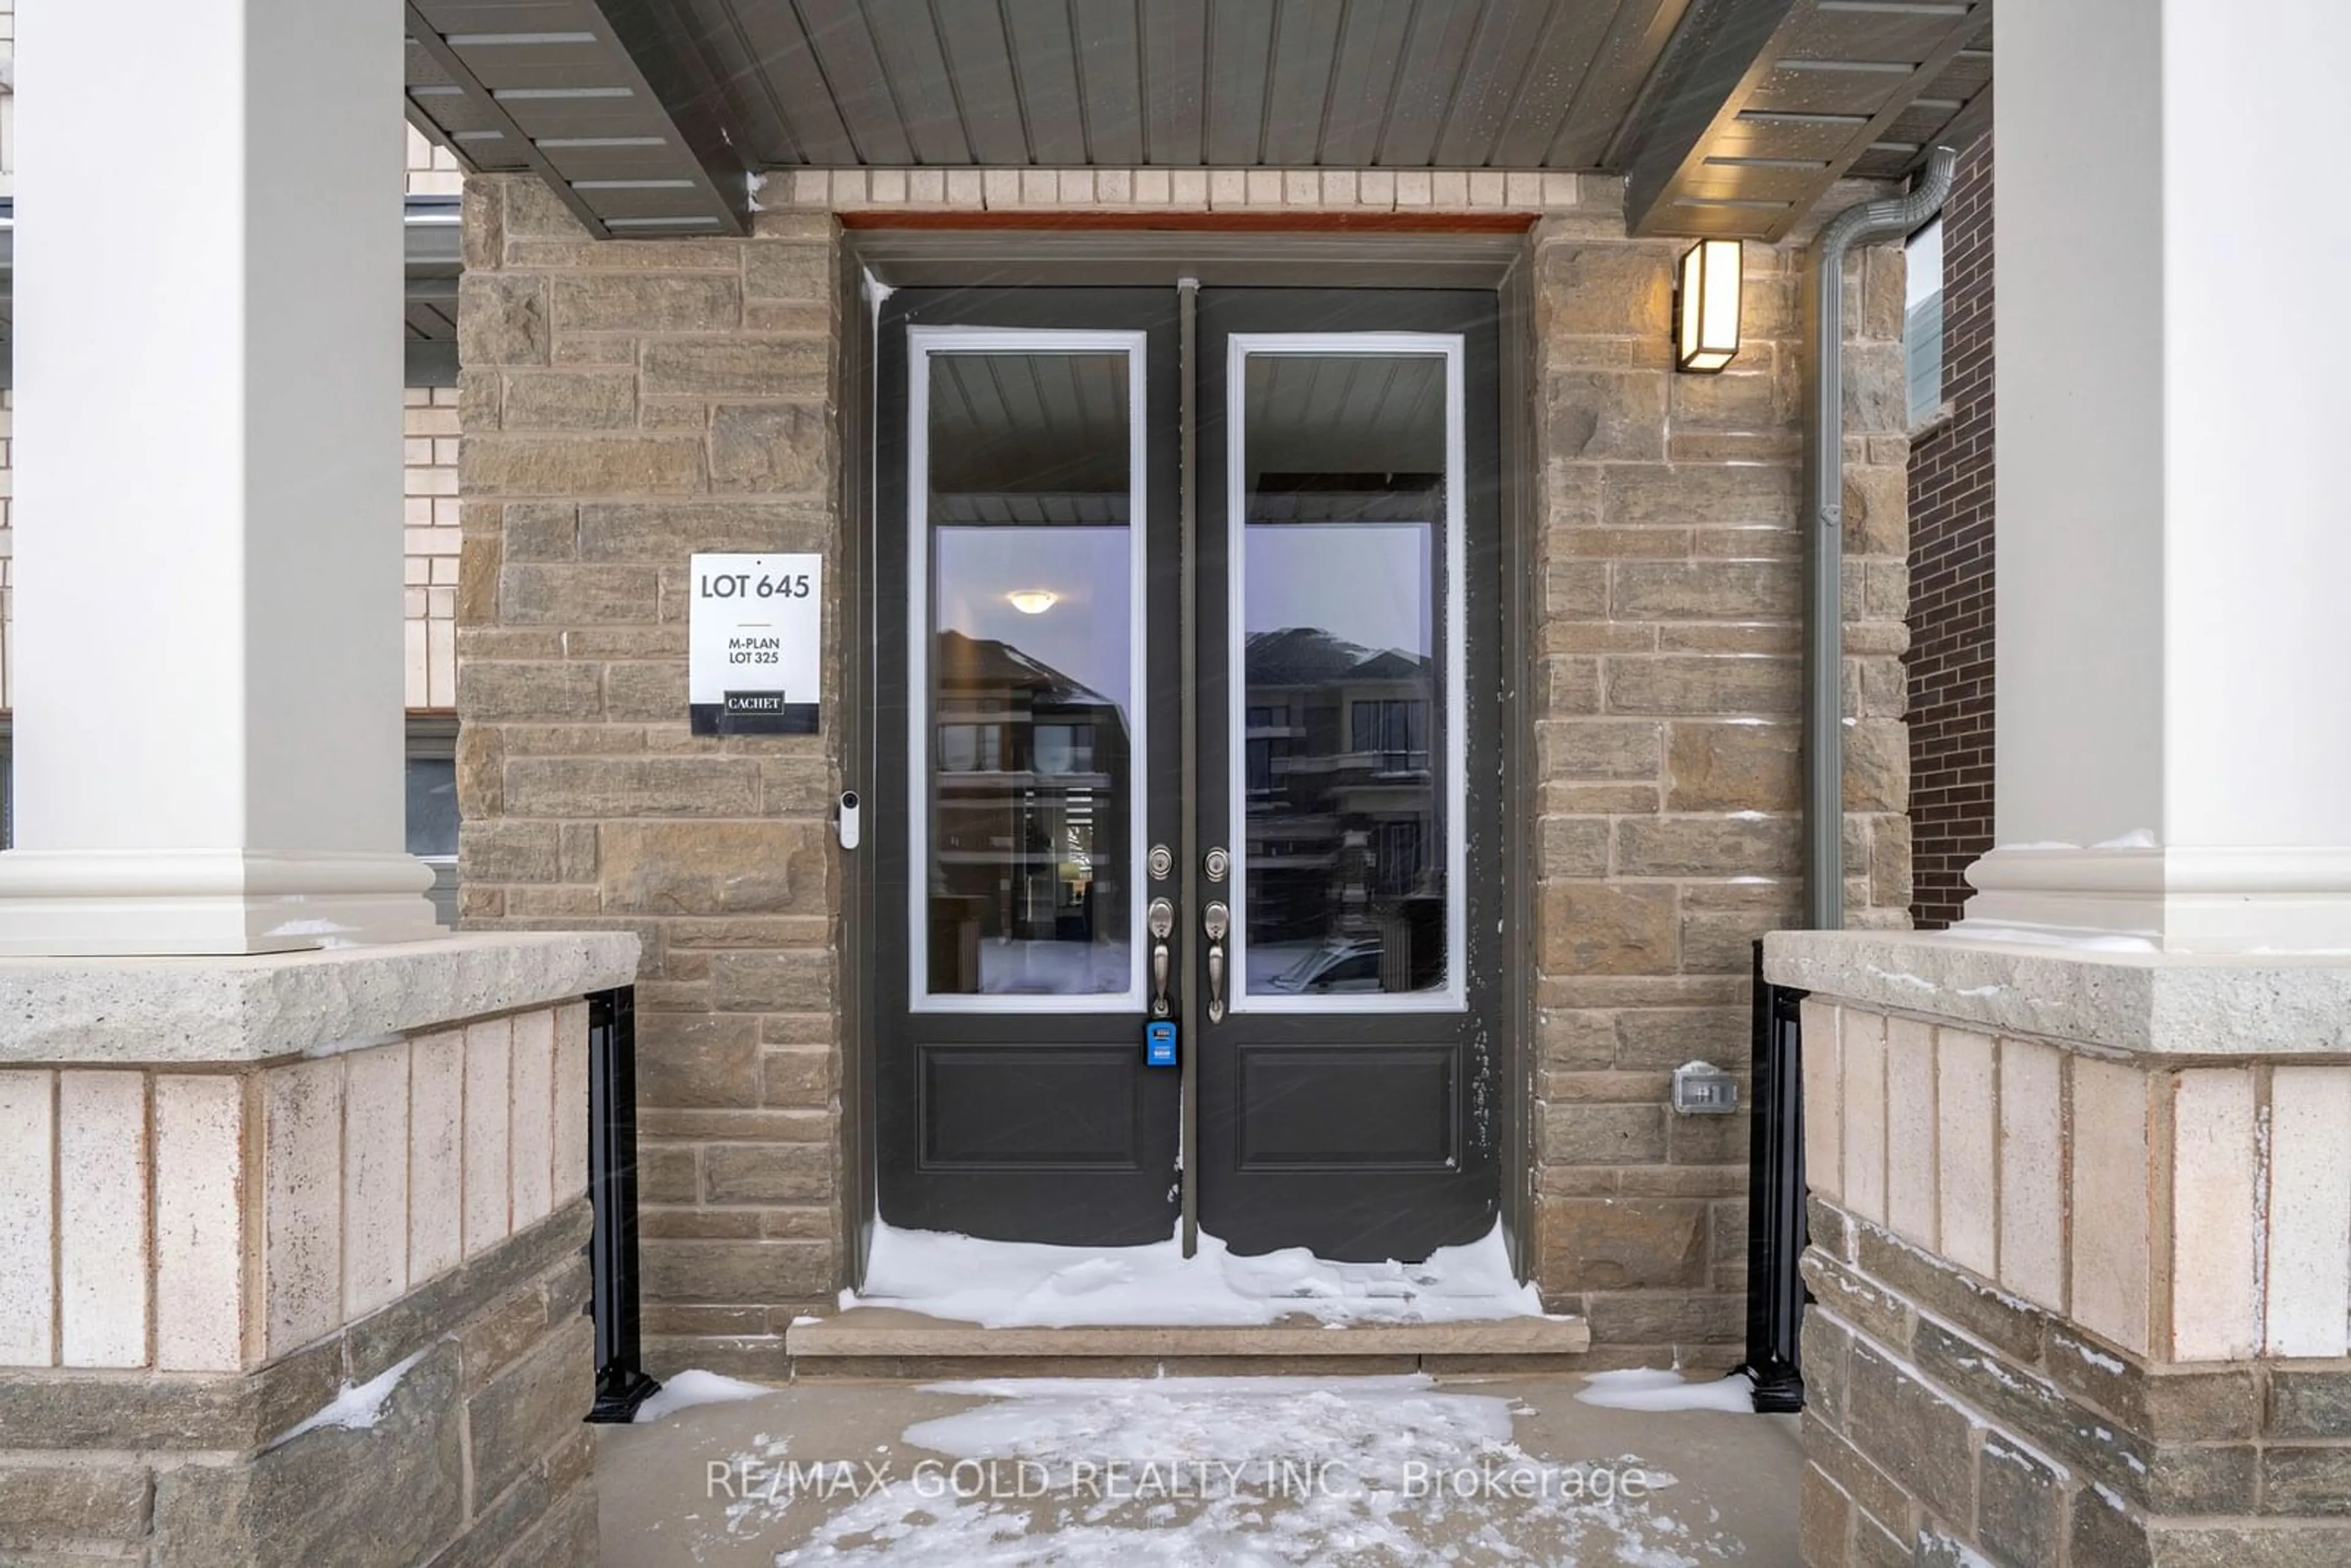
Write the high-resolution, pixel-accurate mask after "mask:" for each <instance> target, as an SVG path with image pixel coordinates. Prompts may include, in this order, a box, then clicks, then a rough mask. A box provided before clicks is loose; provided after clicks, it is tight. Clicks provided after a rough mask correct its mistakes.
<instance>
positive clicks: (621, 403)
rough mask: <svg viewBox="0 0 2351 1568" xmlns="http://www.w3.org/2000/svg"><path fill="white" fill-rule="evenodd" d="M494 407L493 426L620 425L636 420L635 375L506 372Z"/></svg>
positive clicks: (621, 427)
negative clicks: (496, 410)
mask: <svg viewBox="0 0 2351 1568" xmlns="http://www.w3.org/2000/svg"><path fill="white" fill-rule="evenodd" d="M498 406H499V410H500V413H499V417H498V420H497V421H496V425H495V428H497V429H503V430H514V431H528V430H567V431H572V430H626V429H628V428H629V427H630V426H632V425H633V424H635V423H636V422H637V378H636V376H635V374H634V373H633V372H632V371H520V372H517V373H514V374H510V375H508V376H507V377H506V379H505V385H504V387H503V388H502V389H501V391H500V401H499V405H498ZM466 428H467V429H469V430H476V431H479V430H484V429H489V428H494V427H493V426H489V425H483V424H468V425H467V426H466Z"/></svg>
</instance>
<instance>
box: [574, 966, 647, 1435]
mask: <svg viewBox="0 0 2351 1568" xmlns="http://www.w3.org/2000/svg"><path fill="white" fill-rule="evenodd" d="M588 1197H589V1199H590V1202H591V1203H592V1204H593V1205H594V1207H595V1211H596V1228H595V1230H594V1232H593V1233H592V1234H591V1235H590V1237H589V1239H588V1261H589V1271H590V1278H591V1279H592V1281H593V1285H594V1294H593V1296H592V1297H591V1299H590V1310H591V1311H592V1312H594V1313H595V1316H596V1402H595V1404H594V1405H593V1406H590V1409H589V1411H588V1419H589V1420H590V1421H605V1422H617V1423H625V1422H628V1421H631V1420H633V1419H634V1418H635V1417H636V1414H637V1406H640V1405H642V1404H643V1403H644V1402H645V1401H646V1400H647V1399H648V1398H651V1397H652V1396H653V1393H654V1392H655V1391H656V1390H658V1389H659V1388H660V1387H661V1385H660V1384H659V1383H657V1382H655V1381H654V1380H653V1378H651V1377H648V1376H646V1375H645V1371H644V1368H643V1366H642V1365H641V1364H639V1362H640V1358H641V1357H642V1355H643V1348H644V1344H643V1320H642V1319H641V1317H640V1316H639V1308H638V1304H637V992H636V988H635V987H633V986H622V987H620V988H617V989H614V990H610V991H598V992H596V993H595V994H594V995H592V996H590V998H588Z"/></svg>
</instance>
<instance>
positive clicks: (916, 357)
mask: <svg viewBox="0 0 2351 1568" xmlns="http://www.w3.org/2000/svg"><path fill="white" fill-rule="evenodd" d="M1187 303H1188V304H1189V305H1190V306H1191V308H1189V309H1187V308H1186V307H1187ZM1495 340H1496V331H1495V300H1494V297H1493V296H1492V295H1490V294H1476V293H1454V292H1439V291H1423V290H1394V291H1389V290H1381V291H1363V290H1352V291H1323V290H1304V289H1265V290H1218V289H1207V290H1201V291H1198V292H1196V294H1195V295H1194V296H1193V298H1192V300H1191V301H1190V302H1187V301H1186V299H1185V298H1183V296H1181V295H1180V294H1179V293H1178V292H1177V291H1176V290H1174V289H1167V290H1158V289H1123V288H1057V289H1003V290H989V291H975V290H911V289H910V290H901V291H899V292H896V293H893V294H892V295H890V296H889V297H888V298H887V300H886V301H885V303H884V304H883V307H882V310H881V316H880V321H879V353H880V361H879V365H878V367H877V382H878V387H879V405H878V409H877V418H876V434H877V443H878V448H879V449H878V452H877V454H876V459H877V470H876V484H875V494H876V496H877V498H878V506H877V511H876V524H875V539H874V551H873V559H874V560H875V564H876V569H877V570H876V577H875V595H874V601H873V604H872V617H873V619H872V624H873V626H874V628H875V647H874V668H873V674H874V677H875V679H874V685H873V687H872V689H873V691H874V693H875V695H876V697H877V702H876V706H875V722H876V723H877V725H878V732H877V734H876V737H875V744H874V746H873V747H872V759H873V772H872V779H871V780H870V784H871V789H870V794H871V797H872V801H871V806H870V807H869V809H868V810H866V811H865V812H864V822H865V824H866V831H865V833H864V842H863V846H862V848H861V850H860V851H859V853H861V854H864V855H868V856H871V857H872V862H871V865H870V868H869V869H870V872H871V876H872V881H871V883H870V884H869V885H870V888H871V895H870V897H869V900H868V907H869V909H870V910H871V912H872V914H871V917H870V919H869V922H868V929H867V931H866V934H865V936H866V941H867V942H868V944H869V946H868V956H867V961H866V966H865V967H866V968H867V970H868V974H869V977H870V979H869V985H870V998H871V1005H872V1030H871V1036H872V1039H873V1040H874V1042H875V1045H874V1051H875V1067H876V1072H875V1080H874V1082H875V1091H876V1103H877V1111H878V1115H877V1123H878V1124H877V1127H876V1134H877V1136H876V1142H875V1148H874V1155H875V1165H876V1170H875V1176H876V1184H877V1189H878V1195H879V1200H880V1209H881V1216H882V1218H883V1220H884V1221H886V1222H887V1223H889V1224H891V1225H893V1226H896V1227H900V1228H920V1229H931V1230H950V1231H958V1232H962V1233H965V1234H969V1235H977V1236H983V1237H991V1238H998V1239H1018V1240H1031V1241H1048V1242H1061V1243H1070V1244H1083V1245H1122V1244H1132V1243H1138V1242H1145V1241H1154V1240H1164V1239H1166V1238H1167V1237H1169V1236H1170V1235H1171V1234H1173V1233H1175V1231H1176V1230H1177V1229H1178V1228H1179V1227H1181V1226H1182V1225H1183V1222H1184V1221H1185V1220H1186V1218H1188V1219H1190V1220H1191V1221H1192V1222H1193V1223H1194V1226H1195V1227H1196V1228H1197V1229H1198V1230H1201V1231H1206V1232H1207V1233H1208V1234H1211V1235H1213V1236H1216V1237H1218V1238H1220V1239H1223V1240H1224V1241H1225V1242H1227V1243H1228V1244H1229V1245H1230V1246H1232V1247H1233V1248H1234V1249H1236V1250H1238V1251H1241V1252H1245V1253H1258V1252H1264V1251H1267V1250H1270V1249H1274V1248H1278V1247H1290V1246H1305V1247H1311V1248H1312V1249H1315V1250H1316V1251H1317V1252H1318V1253H1319V1254H1321V1255H1322V1256H1324V1257H1329V1258H1334V1259H1346V1260H1376V1259H1383V1258H1400V1259H1407V1260H1410V1259H1418V1258H1422V1257H1425V1256H1426V1254H1427V1253H1428V1252H1429V1251H1431V1250H1432V1249H1435V1248H1437V1247H1439V1246H1443V1245H1447V1244H1450V1243H1455V1242H1461V1241H1467V1240H1471V1239H1476V1238H1477V1237H1479V1235H1481V1234H1483V1233H1484V1232H1485V1231H1486V1230H1487V1229H1488V1228H1490V1226H1491V1225H1492V1224H1493V1222H1494V1216H1495V1212H1496V1205H1497V1198H1498V1186H1497V1170H1498V1163H1499V1162H1498V1157H1497V1156H1498V1149H1497V1144H1498V1132H1497V1128H1498V1125H1499V1114H1500V1113H1499V1103H1498V1102H1499V1096H1500V1094H1501V1092H1502V1086H1501V1084H1500V1083H1499V1082H1498V1078H1499V1075H1498V1073H1497V1072H1496V1071H1495V1065H1494V1063H1495V1056H1496V1043H1497V1042H1496V1041H1495V1040H1494V1038H1493V1030H1495V1028H1496V1027H1497V1024H1498V1020H1499V1018H1500V1016H1501V1015H1500V1012H1499V1009H1497V1008H1496V1006H1495V1002H1496V995H1495V993H1496V990H1497V988H1498V987H1497V982H1498V978H1499V969H1500V965H1499V954H1500V950H1501V944H1502V942H1503V940H1504V934H1503V933H1502V931H1501V930H1500V925H1501V923H1502V919H1503V910H1504V902H1503V886H1504V878H1505V877H1507V876H1510V875H1512V874H1515V872H1514V868H1510V867H1507V866H1504V865H1502V864H1501V863H1499V852H1498V845H1499V832H1498V831H1497V826H1498V818H1499V801H1498V800H1496V799H1495V797H1496V795H1497V793H1498V789H1497V783H1496V781H1497V780H1498V779H1499V774H1500V768H1501V757H1500V743H1499V724H1498V722H1497V703H1498V695H1497V694H1498V691H1499V681H1500V673H1499V669H1498V668H1497V661H1496V658H1495V653H1496V647H1495V644H1496V638H1495V636H1494V634H1493V633H1494V628H1495V626H1496V624H1497V622H1498V619H1499V605H1500V602H1501V601H1500V594H1501V592H1502V591H1503V585H1502V584H1500V583H1499V582H1498V581H1497V580H1496V578H1497V574H1498V571H1499V564H1498V557H1497V554H1496V550H1495V539H1496V535H1497V505H1496V485H1495V466H1496V455H1495V420H1496V407H1495V404H1496V346H1495ZM1155 1023H1158V1024H1164V1025H1172V1026H1173V1033H1174V1037H1175V1038H1174V1040H1173V1042H1172V1051H1170V1049H1169V1044H1170V1042H1168V1041H1167V1040H1165V1034H1166V1032H1167V1031H1166V1030H1158V1031H1154V1030H1152V1029H1151V1028H1150V1026H1151V1025H1153V1024H1155ZM1155 1032H1156V1033H1157V1034H1158V1035H1160V1037H1161V1038H1160V1039H1158V1040H1156V1041H1154V1040H1153V1039H1152V1038H1151V1037H1152V1036H1153V1035H1154V1033H1155ZM1155 1046H1156V1050H1155V1049H1154V1048H1155ZM1187 1171H1188V1173H1189V1174H1188V1179H1187Z"/></svg>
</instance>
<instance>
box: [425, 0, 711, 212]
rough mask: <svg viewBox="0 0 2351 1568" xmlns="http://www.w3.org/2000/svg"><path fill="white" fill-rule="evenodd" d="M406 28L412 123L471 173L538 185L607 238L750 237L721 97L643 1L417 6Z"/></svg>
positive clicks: (444, 1) (438, 0) (470, 0)
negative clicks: (532, 178) (519, 177)
mask: <svg viewBox="0 0 2351 1568" xmlns="http://www.w3.org/2000/svg"><path fill="white" fill-rule="evenodd" d="M407 17H408V32H409V46H410V47H409V55H408V77H409V79H408V93H407V96H408V109H409V118H410V120H412V121H413V122H414V123H416V124H417V126H418V127H419V129H421V130H423V131H424V132H425V134H427V135H428V136H431V137H432V138H433V139H434V141H439V142H441V143H442V144H444V146H447V147H448V148H449V149H450V150H451V151H452V152H455V153H456V155H457V157H458V159H459V160H460V161H461V162H464V163H465V165H466V167H468V168H470V169H476V170H483V171H504V172H518V173H519V172H528V173H532V174H536V175H538V177H539V178H540V179H541V180H543V181H544V182H545V183H546V184H547V186H548V188H549V190H550V191H552V192H553V193H555V194H556V195H557V196H558V197H559V199H560V200H561V201H562V202H563V204H565V205H566V206H568V207H569V208H570V209H571V211H572V214H574V215H575V216H576V217H578V218H579V220H580V224H581V225H582V226H584V227H585V228H586V229H587V230H588V232H589V233H590V234H591V235H595V236H596V237H598V238H599V239H603V238H622V239H624V238H630V237H649V236H654V235H664V236H667V235H713V234H727V235H741V234H747V233H749V232H750V181H749V177H748V172H747V168H746V166H745V164H744V162H742V159H741V157H740V155H739V154H738V153H737V151H736V147H735V141H734V139H733V138H732V137H731V136H730V135H729V133H728V131H727V128H726V124H725V122H724V120H723V118H722V116H721V114H720V111H719V109H718V103H719V99H718V98H717V95H716V93H715V92H714V91H710V90H707V89H706V88H705V84H702V83H700V82H698V81H697V79H696V78H695V69H694V67H695V62H694V61H693V60H691V59H688V58H684V57H681V56H680V55H679V54H678V53H677V52H676V51H674V49H671V48H669V47H666V44H665V41H664V39H663V38H662V37H660V36H659V29H658V27H657V26H654V25H653V22H652V20H651V16H650V11H649V9H648V7H647V6H646V5H643V4H642V3H641V0H538V3H536V4H533V5H528V7H525V6H520V5H516V4H515V3H514V0H422V3H420V0H408V3H407ZM526 24H527V25H528V30H527V31H526V30H523V28H524V26H525V25H526Z"/></svg>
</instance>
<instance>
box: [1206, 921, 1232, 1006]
mask: <svg viewBox="0 0 2351 1568" xmlns="http://www.w3.org/2000/svg"><path fill="white" fill-rule="evenodd" d="M1232 919H1233V916H1232V911H1231V910H1229V909H1227V908H1226V907H1225V906H1224V904H1222V903H1221V902H1218V903H1216V904H1210V905H1208V907H1207V909H1205V910H1203V911H1201V914H1200V929H1201V930H1203V931H1205V932H1206V933H1207V937H1208V1021H1209V1022H1210V1023H1222V1022H1223V1021H1224V1019H1225V933H1226V932H1227V931H1228V930H1230V929H1231V928H1232Z"/></svg>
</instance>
